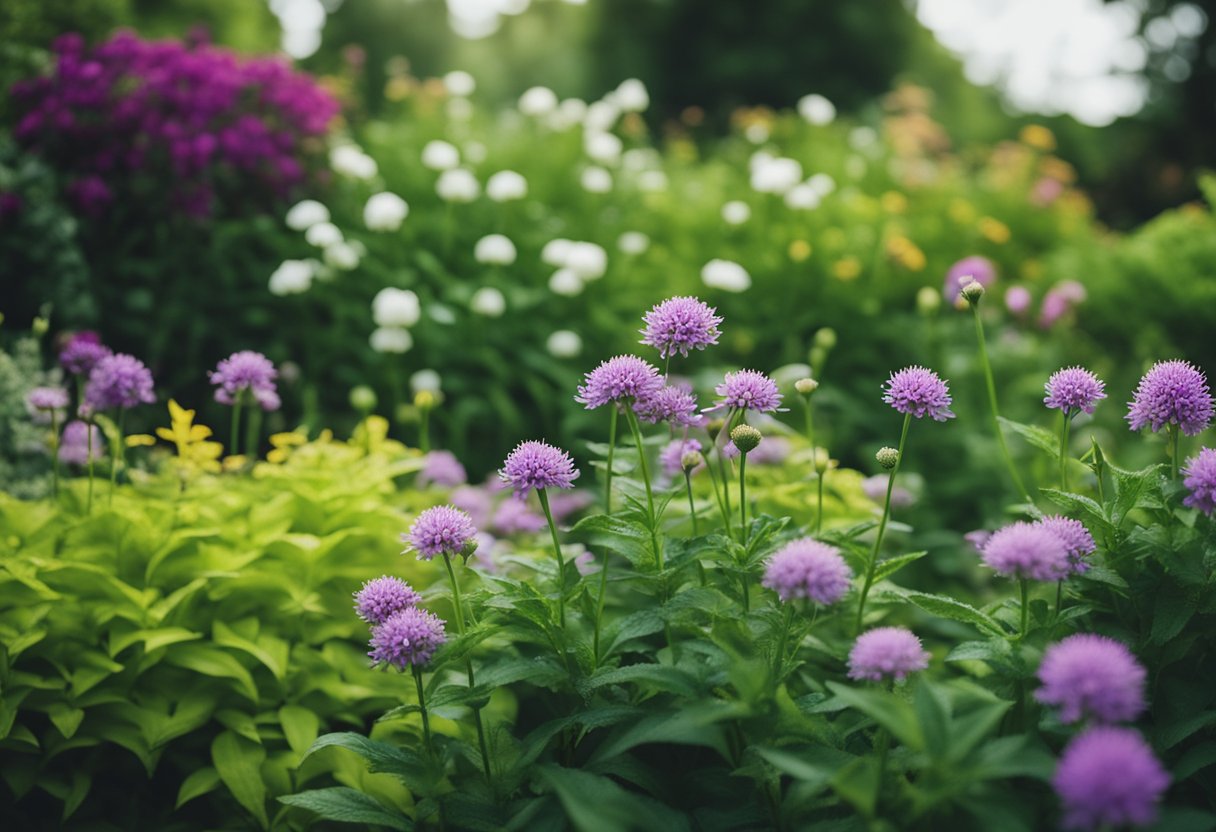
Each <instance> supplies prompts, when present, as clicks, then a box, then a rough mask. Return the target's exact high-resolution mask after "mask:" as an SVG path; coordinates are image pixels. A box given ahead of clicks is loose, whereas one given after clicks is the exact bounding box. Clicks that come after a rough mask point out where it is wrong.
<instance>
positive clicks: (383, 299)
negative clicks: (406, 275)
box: [372, 286, 422, 327]
mask: <svg viewBox="0 0 1216 832" xmlns="http://www.w3.org/2000/svg"><path fill="white" fill-rule="evenodd" d="M421 317H422V305H421V304H420V303H419V302H418V296H417V295H416V294H414V293H413V292H411V291H410V290H409V289H396V288H393V287H391V286H390V287H388V288H385V289H381V290H380V291H379V292H377V293H376V296H375V297H374V298H372V320H373V321H375V322H376V326H380V327H409V326H413V325H414V324H416V323H418V319H419V318H421Z"/></svg>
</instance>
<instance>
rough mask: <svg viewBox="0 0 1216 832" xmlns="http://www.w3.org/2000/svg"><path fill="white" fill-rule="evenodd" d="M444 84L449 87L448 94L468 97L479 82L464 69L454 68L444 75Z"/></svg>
mask: <svg viewBox="0 0 1216 832" xmlns="http://www.w3.org/2000/svg"><path fill="white" fill-rule="evenodd" d="M443 86H444V87H445V88H446V89H447V91H448V95H455V96H458V97H460V98H468V97H469V96H470V95H472V94H473V90H475V89H477V82H476V81H474V80H473V76H472V75H470V74H469V73H467V72H465V71H464V70H462V69H454V70H452V71H451V72H449V73H448V74H447V75H445V76H443Z"/></svg>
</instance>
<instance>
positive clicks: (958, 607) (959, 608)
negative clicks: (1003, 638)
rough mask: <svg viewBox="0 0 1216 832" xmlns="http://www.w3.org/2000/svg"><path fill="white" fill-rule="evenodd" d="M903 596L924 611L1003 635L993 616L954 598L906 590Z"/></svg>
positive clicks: (1002, 630)
mask: <svg viewBox="0 0 1216 832" xmlns="http://www.w3.org/2000/svg"><path fill="white" fill-rule="evenodd" d="M903 597H904V598H906V599H907V600H908V601H910V602H911V603H913V604H915V605H916V606H918V607H920V608H921V609H922V610H924V611H925V612H928V613H932V614H933V615H936V616H939V617H941V618H948V619H950V620H951V621H961V622H963V623H964V624H972V625H974V626H976V627H979V628H980V629H981V630H986V631H987V632H989V633H992V634H993V635H1003V634H1004V632H1005V631H1004V629H1002V627H1001V625H1000V624H999V623H998V622H997V620H996V619H995V618H993V617H992V616H990V615H988V614H987V613H983V612H980V611H979V610H977V609H976V608H975V607H973V606H971V605H970V604H964V603H963V602H962V601H958V600H955V599H954V598H950V597H948V596H945V595H931V594H929V593H926V592H907V593H903Z"/></svg>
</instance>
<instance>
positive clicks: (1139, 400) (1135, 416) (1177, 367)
mask: <svg viewBox="0 0 1216 832" xmlns="http://www.w3.org/2000/svg"><path fill="white" fill-rule="evenodd" d="M1212 404H1213V403H1212V393H1211V390H1209V389H1208V381H1207V378H1206V377H1205V376H1204V374H1203V372H1202V371H1201V370H1199V369H1198V368H1197V367H1194V366H1192V365H1191V364H1190V363H1188V362H1186V361H1177V360H1174V361H1158V362H1157V363H1156V364H1154V365H1153V366H1152V368H1151V369H1150V370H1149V371H1148V372H1147V373H1145V374H1144V377H1143V378H1141V379H1140V384H1139V386H1138V387H1136V393H1135V395H1134V396H1133V398H1132V400H1131V401H1130V402H1128V410H1127V423H1128V424H1129V425H1130V426H1131V429H1132V430H1140V429H1141V428H1144V427H1148V428H1149V429H1151V430H1152V431H1153V432H1154V433H1156V432H1157V431H1159V430H1161V428H1163V427H1166V426H1167V425H1171V426H1175V427H1177V428H1178V429H1180V430H1181V431H1182V432H1183V433H1184V434H1186V435H1187V436H1198V435H1199V434H1200V433H1203V431H1204V430H1206V429H1207V427H1208V425H1209V424H1211V422H1212Z"/></svg>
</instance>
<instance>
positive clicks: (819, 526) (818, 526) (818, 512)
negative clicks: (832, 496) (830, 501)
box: [815, 467, 828, 534]
mask: <svg viewBox="0 0 1216 832" xmlns="http://www.w3.org/2000/svg"><path fill="white" fill-rule="evenodd" d="M827 475H828V469H827V468H826V467H825V468H824V469H823V470H822V471H820V472H819V487H818V490H819V497H818V500H817V506H816V509H815V534H819V532H820V531H822V530H823V481H824V479H825V478H826V477H827Z"/></svg>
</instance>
